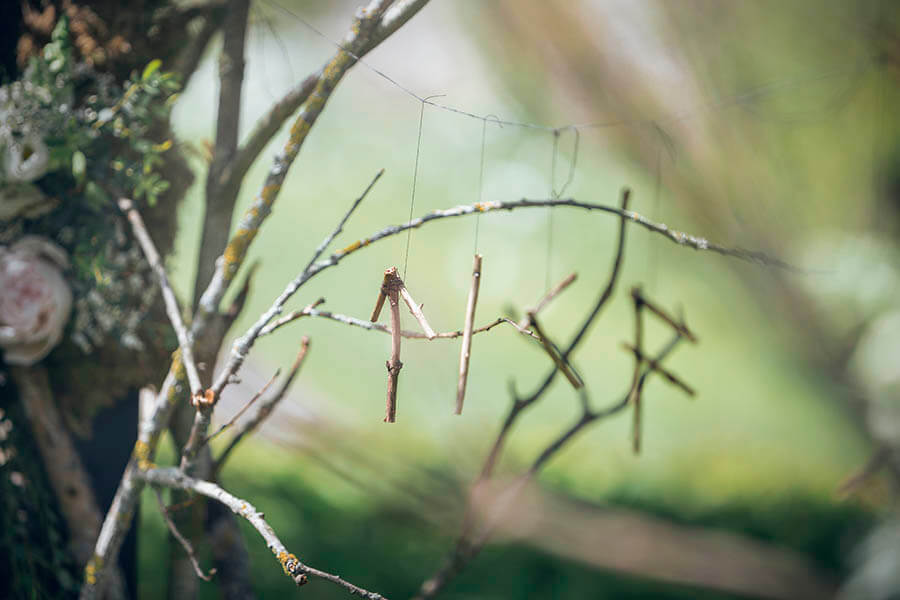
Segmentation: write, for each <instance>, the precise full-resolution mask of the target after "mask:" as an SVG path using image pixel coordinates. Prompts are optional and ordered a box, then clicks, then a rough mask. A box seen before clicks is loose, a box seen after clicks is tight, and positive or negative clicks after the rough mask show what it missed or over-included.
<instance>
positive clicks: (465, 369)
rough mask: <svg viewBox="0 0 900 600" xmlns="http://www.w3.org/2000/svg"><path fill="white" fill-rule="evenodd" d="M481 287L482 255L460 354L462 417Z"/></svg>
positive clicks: (459, 407)
mask: <svg viewBox="0 0 900 600" xmlns="http://www.w3.org/2000/svg"><path fill="white" fill-rule="evenodd" d="M480 285H481V255H480V254H476V255H475V261H474V263H473V265H472V287H471V288H469V300H468V302H467V304H466V324H465V327H464V328H463V341H462V350H460V353H459V383H458V384H457V386H456V414H458V415H461V414H462V409H463V401H464V400H465V397H466V382H467V380H468V378H469V357H470V355H471V353H472V329H473V328H474V327H475V305H476V304H477V303H478V288H479V286H480Z"/></svg>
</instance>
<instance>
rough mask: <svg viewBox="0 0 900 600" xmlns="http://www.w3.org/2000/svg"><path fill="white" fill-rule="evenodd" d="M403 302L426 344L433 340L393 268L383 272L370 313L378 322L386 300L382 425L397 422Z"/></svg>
mask: <svg viewBox="0 0 900 600" xmlns="http://www.w3.org/2000/svg"><path fill="white" fill-rule="evenodd" d="M401 297H402V298H403V301H404V302H406V305H407V306H408V307H409V312H411V313H412V315H413V316H414V317H415V318H416V321H418V322H419V325H420V326H421V327H422V330H423V331H424V332H425V337H427V338H428V339H429V340H431V339H434V338H435V337H437V334H436V333H435V332H434V329H432V328H431V325H429V324H428V320H427V319H425V315H424V314H423V313H422V307H420V306H419V305H418V304H416V301H415V300H413V297H412V296H411V295H410V293H409V290H407V289H406V286H405V285H403V280H402V279H400V276H399V275H397V267H391V268H389V269H385V271H384V280H383V281H382V283H381V290H380V291H379V293H378V299H377V300H376V301H375V309H374V310H373V311H372V318H371V319H370V320H371V321H372V322H373V323H374V322H375V321H377V320H378V317H379V316H380V315H381V309H382V308H383V307H384V301H385V299H387V300H388V303H389V304H390V309H391V358H390V360H388V361H387V362H386V363H385V365H386V366H387V371H388V389H387V410H386V412H385V417H384V422H385V423H394V422H395V421H396V420H397V382H398V381H399V379H400V369H402V368H403V363H402V362H400V340H401V339H403V335H402V331H401V330H400V298H401Z"/></svg>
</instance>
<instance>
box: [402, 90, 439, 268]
mask: <svg viewBox="0 0 900 600" xmlns="http://www.w3.org/2000/svg"><path fill="white" fill-rule="evenodd" d="M439 97H440V95H438V96H428V98H439ZM428 98H425V99H423V100H422V103H421V105H420V108H419V133H418V135H417V136H416V162H415V164H414V165H413V179H412V194H411V195H410V198H409V219H407V221H412V218H413V209H414V207H415V204H416V181H417V180H418V177H419V155H420V154H421V152H422V124H423V123H424V121H425V100H428ZM411 239H412V227H410V228H409V229H407V230H406V253H405V255H404V257H403V280H404V281H406V268H407V267H408V266H409V243H410V240H411Z"/></svg>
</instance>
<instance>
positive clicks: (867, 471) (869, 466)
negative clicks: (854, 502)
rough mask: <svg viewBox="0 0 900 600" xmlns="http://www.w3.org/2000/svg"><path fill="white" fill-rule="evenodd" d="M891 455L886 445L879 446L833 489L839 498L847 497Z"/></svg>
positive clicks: (885, 463) (886, 461) (883, 464)
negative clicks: (862, 463)
mask: <svg viewBox="0 0 900 600" xmlns="http://www.w3.org/2000/svg"><path fill="white" fill-rule="evenodd" d="M890 457H891V450H890V448H888V447H887V446H881V447H880V448H878V449H877V450H876V451H875V452H873V453H872V456H870V457H869V459H868V460H867V461H866V462H865V464H864V465H863V466H862V467H860V468H859V469H857V470H855V471H853V472H852V473H851V474H850V475H849V476H848V477H847V478H846V479H844V480H843V481H842V482H841V484H840V485H839V486H838V488H837V490H835V492H836V494H837V496H838V497H839V498H848V497H850V496H852V495H853V494H854V493H856V492H857V491H858V490H859V489H860V488H861V487H862V486H863V484H864V483H865V482H866V481H868V480H869V479H871V478H872V477H873V476H874V475H875V474H876V473H878V472H879V471H880V470H881V469H882V468H884V466H885V465H887V464H888V461H889V459H890Z"/></svg>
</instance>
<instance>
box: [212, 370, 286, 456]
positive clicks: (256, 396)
mask: <svg viewBox="0 0 900 600" xmlns="http://www.w3.org/2000/svg"><path fill="white" fill-rule="evenodd" d="M280 374H281V369H276V370H275V374H274V375H272V377H271V378H270V379H269V380H268V381H267V382H266V384H265V385H264V386H262V389H260V390H259V391H258V392H256V393H255V394H253V397H252V398H250V400H249V401H248V402H247V403H246V404H244V406H242V407H241V409H240V410H239V411H237V412H236V413H234V416H233V417H231V419H229V420H228V422H227V423H225V424H223V425H222V426H221V427H219V428H218V429H217V430H216V431H215V433H213V434H212V435H209V436H207V438H206V440H205V441H204V442H203V443H204V444H208V443H210V442H211V441H212V440H213V438H215V437H216V436H217V435H219V434H220V433H222V432H223V431H225V430H226V429H228V428H229V427H231V426H232V425H234V423H235V422H236V421H237V420H238V419H240V418H241V415H243V414H244V413H245V412H247V409H248V408H250V407H251V406H253V403H254V402H256V401H257V400H259V397H260V396H262V395H263V394H265V393H266V390H267V389H269V386H270V385H272V383H273V382H274V381H275V379H277V378H278V376H279V375H280Z"/></svg>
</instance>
